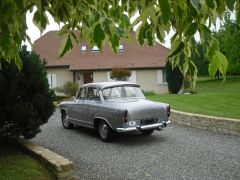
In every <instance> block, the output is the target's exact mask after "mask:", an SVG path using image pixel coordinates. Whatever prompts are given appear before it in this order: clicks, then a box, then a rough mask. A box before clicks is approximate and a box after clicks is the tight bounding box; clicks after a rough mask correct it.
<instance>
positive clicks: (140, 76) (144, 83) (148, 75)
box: [93, 69, 168, 94]
mask: <svg viewBox="0 0 240 180" xmlns="http://www.w3.org/2000/svg"><path fill="white" fill-rule="evenodd" d="M134 71H136V83H137V84H139V85H140V86H141V89H143V90H144V91H154V92H156V93H159V94H162V93H166V92H168V88H167V84H166V83H163V84H159V82H158V79H157V73H158V69H147V70H145V69H144V70H134ZM101 81H108V75H107V71H94V72H93V82H101Z"/></svg>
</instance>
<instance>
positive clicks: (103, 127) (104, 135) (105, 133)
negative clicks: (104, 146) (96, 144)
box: [98, 121, 113, 142]
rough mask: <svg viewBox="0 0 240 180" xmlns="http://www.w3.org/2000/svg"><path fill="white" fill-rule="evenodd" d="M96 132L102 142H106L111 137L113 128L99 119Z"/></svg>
mask: <svg viewBox="0 0 240 180" xmlns="http://www.w3.org/2000/svg"><path fill="white" fill-rule="evenodd" d="M98 133H99V136H100V138H101V140H102V141H104V142H107V141H109V140H111V139H112V138H113V130H112V129H111V127H110V126H109V125H108V124H107V123H106V122H105V121H101V122H100V123H99V125H98Z"/></svg>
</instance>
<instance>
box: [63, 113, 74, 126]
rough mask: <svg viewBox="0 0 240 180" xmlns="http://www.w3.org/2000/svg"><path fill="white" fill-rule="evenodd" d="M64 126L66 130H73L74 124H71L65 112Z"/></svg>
mask: <svg viewBox="0 0 240 180" xmlns="http://www.w3.org/2000/svg"><path fill="white" fill-rule="evenodd" d="M62 125H63V127H64V128H65V129H72V128H73V126H74V125H73V123H71V122H70V121H69V119H68V116H67V113H66V112H65V111H63V112H62Z"/></svg>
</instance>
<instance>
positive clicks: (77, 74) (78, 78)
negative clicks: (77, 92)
mask: <svg viewBox="0 0 240 180" xmlns="http://www.w3.org/2000/svg"><path fill="white" fill-rule="evenodd" d="M75 77H76V81H77V82H78V81H80V80H81V73H80V72H76V76H75Z"/></svg>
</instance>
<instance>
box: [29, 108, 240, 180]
mask: <svg viewBox="0 0 240 180" xmlns="http://www.w3.org/2000/svg"><path fill="white" fill-rule="evenodd" d="M41 129H42V133H40V134H38V135H37V137H35V138H34V139H33V140H32V141H33V142H35V143H38V144H41V145H43V146H44V147H46V148H49V149H51V150H53V151H55V152H57V153H59V154H62V155H63V156H64V157H66V158H68V159H70V160H72V161H73V162H74V163H75V166H76V167H75V168H76V172H75V175H76V177H77V179H167V180H171V179H217V180H220V179H237V180H239V179H240V137H234V136H228V135H221V134H215V133H211V132H207V131H202V130H198V129H192V128H186V127H180V126H177V125H173V124H172V125H170V126H169V127H168V128H166V129H165V130H163V131H161V132H159V131H155V132H154V133H153V134H152V135H150V136H143V135H141V134H121V135H117V136H116V138H115V140H114V142H112V143H104V142H101V141H100V139H99V138H98V136H97V135H96V133H95V132H94V131H93V130H89V129H86V128H76V129H73V130H66V129H64V128H63V127H62V124H61V121H60V114H59V112H58V111H57V112H55V114H54V115H53V116H52V117H51V118H50V120H49V122H48V123H47V124H46V125H44V126H43V127H42V128H41Z"/></svg>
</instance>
